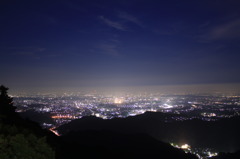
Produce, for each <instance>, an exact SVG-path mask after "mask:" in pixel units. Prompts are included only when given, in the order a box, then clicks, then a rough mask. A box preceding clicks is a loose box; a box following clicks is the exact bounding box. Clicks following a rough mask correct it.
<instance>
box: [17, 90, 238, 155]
mask: <svg viewBox="0 0 240 159" xmlns="http://www.w3.org/2000/svg"><path fill="white" fill-rule="evenodd" d="M14 103H15V106H17V112H20V113H24V112H28V111H34V112H37V113H39V114H47V115H48V117H49V118H51V122H40V124H41V126H42V127H43V128H46V129H49V130H51V131H52V132H53V133H55V134H56V135H60V134H58V132H57V131H56V130H55V128H56V127H59V126H61V125H63V124H66V123H68V122H70V121H72V120H74V119H80V118H82V117H84V116H96V117H99V118H102V119H112V118H126V117H129V116H136V115H139V114H143V113H145V112H147V111H151V112H162V113H168V114H177V116H176V115H172V116H171V115H170V117H169V116H167V117H165V118H163V119H162V120H163V122H174V121H185V120H193V119H200V120H204V121H217V120H219V119H221V118H231V117H234V116H239V115H240V96H238V95H234V96H222V95H164V94H139V95H132V94H127V95H123V96H116V95H102V94H97V93H93V94H80V93H79V94H67V93H65V94H64V95H61V96H59V95H55V94H51V95H36V96H14ZM171 144H172V146H175V147H177V148H181V149H183V150H184V151H186V152H191V153H193V154H196V155H197V156H198V157H199V158H203V157H204V156H205V157H206V156H207V157H211V156H214V155H217V152H214V150H211V151H210V148H209V149H207V150H206V149H198V148H193V149H191V148H190V146H188V145H187V147H186V145H185V146H184V145H182V146H180V145H177V144H174V143H171Z"/></svg>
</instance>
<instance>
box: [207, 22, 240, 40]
mask: <svg viewBox="0 0 240 159" xmlns="http://www.w3.org/2000/svg"><path fill="white" fill-rule="evenodd" d="M239 28H240V19H238V20H234V21H231V22H229V23H227V24H223V25H220V26H217V27H215V28H214V29H212V30H211V31H210V33H209V39H210V40H220V39H234V38H240V29H239Z"/></svg>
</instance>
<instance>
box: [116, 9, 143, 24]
mask: <svg viewBox="0 0 240 159" xmlns="http://www.w3.org/2000/svg"><path fill="white" fill-rule="evenodd" d="M118 17H119V18H121V19H123V20H125V21H128V22H131V23H134V24H136V25H138V26H140V27H144V26H143V24H142V22H141V21H140V20H139V19H138V18H137V17H135V16H133V15H130V14H128V13H126V12H119V14H118Z"/></svg>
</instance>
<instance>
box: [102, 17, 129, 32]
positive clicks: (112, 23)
mask: <svg viewBox="0 0 240 159" xmlns="http://www.w3.org/2000/svg"><path fill="white" fill-rule="evenodd" d="M99 19H100V20H101V21H102V22H104V23H105V24H106V25H108V26H109V27H112V28H115V29H117V30H121V31H126V28H125V27H124V26H123V25H122V24H121V23H119V22H116V21H112V20H109V19H107V18H105V17H104V16H99Z"/></svg>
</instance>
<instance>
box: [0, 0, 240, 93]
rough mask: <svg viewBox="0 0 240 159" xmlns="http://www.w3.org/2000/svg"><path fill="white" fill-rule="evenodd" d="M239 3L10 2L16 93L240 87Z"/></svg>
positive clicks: (1, 68)
mask: <svg viewBox="0 0 240 159" xmlns="http://www.w3.org/2000/svg"><path fill="white" fill-rule="evenodd" d="M239 8H240V1H238V0H79V1H71V0H58V1H43V0H41V1H38V0H31V1H30V0H29V1H24V0H21V1H20V0H18V1H11V0H5V1H4V0H3V1H1V2H0V60H1V61H0V72H1V73H0V84H4V85H7V86H8V87H10V88H34V87H82V86H85V87H88V86H89V87H90V86H91V87H92V86H143V85H178V84H215V83H217V84H218V83H239V82H240V9H239Z"/></svg>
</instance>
